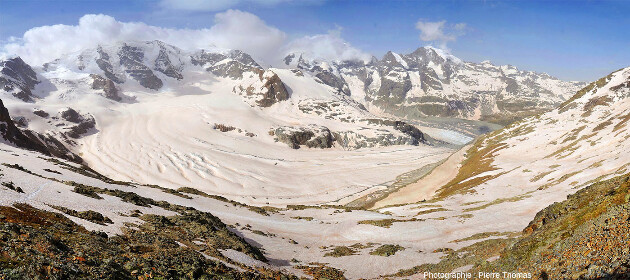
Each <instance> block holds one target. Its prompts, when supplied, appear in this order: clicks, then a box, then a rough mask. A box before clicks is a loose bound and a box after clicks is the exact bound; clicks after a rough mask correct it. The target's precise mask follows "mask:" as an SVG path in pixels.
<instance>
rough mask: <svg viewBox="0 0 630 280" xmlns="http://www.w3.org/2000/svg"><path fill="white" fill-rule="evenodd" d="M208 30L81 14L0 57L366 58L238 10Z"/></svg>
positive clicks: (335, 36) (336, 41) (8, 47)
mask: <svg viewBox="0 0 630 280" xmlns="http://www.w3.org/2000/svg"><path fill="white" fill-rule="evenodd" d="M210 25H211V27H209V28H202V29H174V28H162V27H157V26H151V25H147V24H145V23H141V22H121V21H117V20H116V19H115V18H113V17H111V16H107V15H102V14H99V15H85V16H83V17H81V18H80V19H79V23H78V24H77V25H63V24H58V25H49V26H41V27H36V28H32V29H30V30H28V31H27V32H25V33H24V35H23V36H22V37H21V38H15V37H14V38H10V40H8V42H6V44H5V45H4V46H0V56H2V55H4V56H7V55H19V56H20V57H22V58H23V59H24V60H25V61H26V62H27V63H29V64H31V65H41V64H43V63H46V62H50V61H52V60H54V59H57V58H59V57H61V56H62V55H64V54H67V53H73V52H79V51H82V50H84V49H89V48H95V47H96V46H97V45H99V44H101V45H109V44H113V43H116V42H119V41H123V42H124V41H152V40H160V41H163V42H165V43H167V44H171V45H174V46H177V47H179V48H181V49H184V50H197V49H202V48H203V49H209V48H212V47H216V48H225V49H239V50H242V51H244V52H246V53H249V54H250V55H252V56H253V57H254V59H256V60H258V62H259V63H261V64H262V65H269V64H272V65H281V63H280V62H281V58H283V57H284V55H286V54H287V53H288V52H302V53H305V54H307V55H310V56H311V57H313V58H321V59H327V60H353V59H360V60H368V59H369V58H370V55H369V54H367V53H365V52H363V51H361V50H359V49H357V48H355V47H353V46H351V45H350V44H349V43H348V42H346V41H345V40H343V39H342V38H341V35H340V29H338V30H333V31H330V32H329V33H328V34H319V35H313V36H305V37H302V38H299V39H296V40H293V41H288V40H287V35H286V34H285V33H284V32H283V31H281V30H279V29H277V28H275V27H272V26H269V25H267V24H266V23H265V22H264V21H263V20H261V19H260V18H259V17H257V16H255V15H253V14H251V13H247V12H242V11H239V10H227V11H225V12H223V13H217V14H216V15H215V16H214V21H213V22H212V23H211V24H210Z"/></svg>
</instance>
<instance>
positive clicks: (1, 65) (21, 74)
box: [0, 57, 39, 102]
mask: <svg viewBox="0 0 630 280" xmlns="http://www.w3.org/2000/svg"><path fill="white" fill-rule="evenodd" d="M0 69H2V70H0V89H2V90H4V91H6V92H10V93H11V94H12V95H13V96H15V97H17V98H19V99H21V100H23V101H26V102H30V101H33V94H32V92H31V90H33V89H35V85H36V84H38V83H39V80H37V74H36V73H35V71H33V69H32V68H31V66H29V65H28V64H26V63H25V62H24V61H23V60H22V59H21V58H20V57H15V58H11V59H7V60H4V61H0Z"/></svg>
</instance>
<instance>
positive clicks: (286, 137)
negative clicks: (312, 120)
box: [271, 125, 335, 149]
mask: <svg viewBox="0 0 630 280" xmlns="http://www.w3.org/2000/svg"><path fill="white" fill-rule="evenodd" d="M271 134H273V135H274V136H275V139H276V141H279V142H282V143H285V144H287V145H289V147H291V148H292V149H299V148H300V146H306V147H309V148H320V149H325V148H331V147H332V146H333V144H334V142H335V139H334V137H333V134H332V133H331V132H330V130H329V129H328V128H327V127H323V126H320V127H318V126H314V125H311V126H307V127H278V128H276V129H274V130H272V132H271Z"/></svg>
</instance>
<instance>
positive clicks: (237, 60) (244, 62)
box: [190, 50, 263, 79]
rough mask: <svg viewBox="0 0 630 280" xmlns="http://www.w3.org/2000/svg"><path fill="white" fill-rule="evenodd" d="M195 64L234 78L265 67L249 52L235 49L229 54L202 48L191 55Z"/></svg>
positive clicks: (191, 59) (213, 72)
mask: <svg viewBox="0 0 630 280" xmlns="http://www.w3.org/2000/svg"><path fill="white" fill-rule="evenodd" d="M190 61H191V63H192V64H193V65H196V66H201V67H203V68H204V69H205V70H206V71H208V72H211V73H212V74H214V75H216V76H219V77H224V78H232V79H242V78H243V73H245V72H257V71H261V70H263V68H262V67H261V66H260V65H258V63H256V61H254V59H252V57H251V56H249V55H248V54H246V53H244V52H241V51H238V50H233V51H230V52H228V53H227V54H222V53H210V52H206V51H205V50H201V51H199V52H197V53H195V54H193V55H192V56H191V57H190Z"/></svg>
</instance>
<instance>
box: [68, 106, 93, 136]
mask: <svg viewBox="0 0 630 280" xmlns="http://www.w3.org/2000/svg"><path fill="white" fill-rule="evenodd" d="M59 115H60V116H61V118H62V119H64V120H66V121H68V122H71V123H73V124H75V125H71V126H70V127H68V129H67V132H66V134H67V135H68V136H69V137H71V138H75V139H76V138H80V137H81V135H83V134H86V133H88V132H89V130H90V129H93V128H95V127H96V121H95V120H94V117H92V115H90V114H85V115H81V114H79V112H77V111H76V110H74V109H72V108H67V109H65V110H64V111H61V112H59Z"/></svg>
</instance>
